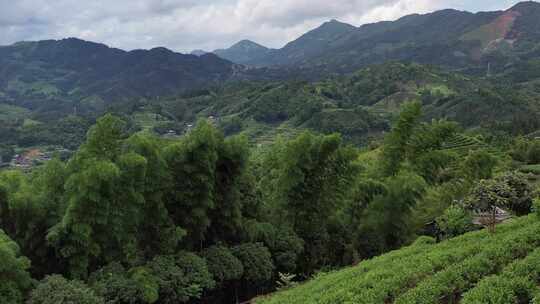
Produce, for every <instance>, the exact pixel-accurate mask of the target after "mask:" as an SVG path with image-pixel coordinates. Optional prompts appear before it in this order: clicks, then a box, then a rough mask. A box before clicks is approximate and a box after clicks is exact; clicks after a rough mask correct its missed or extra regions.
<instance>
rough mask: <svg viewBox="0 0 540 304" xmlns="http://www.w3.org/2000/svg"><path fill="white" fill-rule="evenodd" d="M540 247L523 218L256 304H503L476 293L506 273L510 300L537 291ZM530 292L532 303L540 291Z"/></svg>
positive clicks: (538, 226)
mask: <svg viewBox="0 0 540 304" xmlns="http://www.w3.org/2000/svg"><path fill="white" fill-rule="evenodd" d="M539 247H540V222H538V221H537V220H536V218H535V217H534V216H529V217H523V218H519V219H515V220H513V221H512V222H511V223H507V224H503V225H501V226H499V227H497V232H496V233H494V234H489V233H488V232H487V231H484V230H483V231H477V232H472V233H468V234H466V235H463V236H460V237H457V238H454V239H451V240H448V241H445V242H442V243H439V244H430V242H426V241H425V239H424V238H421V239H420V240H419V241H417V242H416V243H415V244H413V245H411V246H409V247H406V248H403V249H401V250H397V251H394V252H391V253H388V254H385V255H382V256H380V257H376V258H373V259H371V260H368V261H364V262H362V263H360V264H359V265H358V266H356V267H351V268H348V269H345V270H342V271H338V272H333V273H329V274H324V275H319V276H317V277H316V278H315V279H313V280H312V281H309V282H307V283H305V284H303V285H301V286H299V287H297V288H295V289H291V290H287V291H284V292H280V293H277V294H275V295H274V296H271V297H268V298H265V299H261V300H259V301H258V302H257V303H262V304H266V303H268V304H280V303H298V304H302V303H318V304H330V303H396V304H398V303H399V304H408V303H442V302H444V303H457V302H458V301H459V300H460V299H461V297H462V295H464V297H465V299H467V298H470V297H473V298H472V299H471V300H469V301H472V302H466V303H503V302H489V301H488V302H478V301H476V302H475V301H474V299H475V298H474V297H477V296H474V295H475V294H476V293H478V292H479V291H475V290H477V289H478V288H480V289H479V290H481V288H483V287H482V286H483V284H486V283H483V281H484V280H487V279H488V278H490V275H496V274H497V273H499V272H501V270H502V272H501V274H500V275H501V276H505V277H507V276H510V273H515V274H514V277H516V278H515V280H514V281H515V282H516V283H515V284H513V285H512V284H511V285H509V286H510V287H512V288H513V287H515V288H513V289H511V291H508V292H507V293H508V296H509V297H512V294H511V292H512V291H513V290H514V289H516V292H517V293H516V294H518V292H519V290H520V289H519V288H524V287H523V286H529V287H531V286H533V285H531V283H530V282H535V280H536V276H537V275H536V273H537V272H538V271H537V270H536V268H538V267H540V266H536V264H535V263H536V262H537V260H538V258H539V257H540V254H539V253H538V251H539V249H538V248H539ZM531 252H532V254H531V255H530V256H528V254H529V253H531ZM527 256H528V257H527ZM525 257H526V258H525ZM515 260H518V262H514V261H515ZM519 261H521V263H520V262H519ZM537 264H538V263H537ZM506 265H509V266H508V267H506V268H504V267H505V266H506ZM539 265H540V264H539ZM535 267H536V268H535ZM503 268H504V270H503ZM523 277H525V278H523ZM484 278H486V279H484ZM478 282H480V283H479V284H478V287H476V288H474V289H471V288H473V287H474V286H475V284H476V283H478ZM488 282H489V281H488ZM522 282H525V283H526V282H529V283H528V285H527V284H525V283H522ZM487 284H489V283H487ZM510 287H508V288H507V289H508V290H510V289H509V288H510ZM527 290H528V292H529V297H530V298H532V297H533V293H534V292H536V290H535V289H533V288H529V289H527ZM480 292H481V291H480ZM504 303H512V302H504Z"/></svg>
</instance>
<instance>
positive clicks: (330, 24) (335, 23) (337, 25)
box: [315, 19, 356, 30]
mask: <svg viewBox="0 0 540 304" xmlns="http://www.w3.org/2000/svg"><path fill="white" fill-rule="evenodd" d="M325 28H334V29H345V30H353V29H356V27H355V26H353V25H350V24H348V23H345V22H341V21H339V20H337V19H331V20H329V21H326V22H325V23H323V24H322V25H321V26H319V27H318V28H317V29H325ZM317 29H315V30H317Z"/></svg>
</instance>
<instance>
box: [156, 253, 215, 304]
mask: <svg viewBox="0 0 540 304" xmlns="http://www.w3.org/2000/svg"><path fill="white" fill-rule="evenodd" d="M148 267H149V269H150V271H151V273H152V275H153V276H154V277H155V278H156V282H157V284H158V286H159V300H160V303H165V304H172V303H175V304H176V303H185V302H188V301H189V300H192V299H199V298H200V297H201V296H202V293H203V291H204V290H208V289H212V288H213V287H214V285H215V282H214V280H213V279H212V275H211V274H210V272H209V271H208V268H207V266H206V261H205V260H204V259H202V258H200V257H198V256H197V255H195V254H193V253H189V252H180V253H179V254H177V255H166V256H157V257H155V258H154V259H153V260H152V261H151V262H150V263H149V265H148Z"/></svg>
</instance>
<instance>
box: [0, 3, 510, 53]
mask: <svg viewBox="0 0 540 304" xmlns="http://www.w3.org/2000/svg"><path fill="white" fill-rule="evenodd" d="M517 2H518V0H475V1H472V0H82V1H81V0H0V45H6V44H11V43H13V42H16V41H21V40H39V39H51V38H52V39H59V38H64V37H78V38H82V39H85V40H91V41H96V42H103V43H105V44H108V45H110V46H114V47H118V48H122V49H126V50H131V49H137V48H152V47H156V46H165V47H168V48H170V49H173V50H176V51H180V52H187V51H191V50H193V49H204V50H213V49H215V48H221V47H228V46H230V45H231V44H233V43H234V42H236V41H239V40H241V39H252V40H254V41H256V42H259V43H261V44H264V45H266V46H269V47H281V46H283V45H284V44H285V43H286V42H288V41H291V40H293V39H295V38H297V37H298V36H300V35H301V34H303V33H305V32H306V31H308V30H310V29H312V28H314V27H317V26H318V25H320V24H321V23H322V22H324V21H326V20H329V19H332V18H334V19H338V20H340V21H343V22H348V23H350V24H353V25H356V26H359V25H361V24H364V23H369V22H375V21H381V20H394V19H397V18H399V17H401V16H403V15H407V14H411V13H426V12H430V11H434V10H437V9H442V8H455V9H460V10H468V11H474V12H476V11H479V10H483V11H485V10H499V9H506V8H509V7H511V6H512V5H513V4H515V3H517Z"/></svg>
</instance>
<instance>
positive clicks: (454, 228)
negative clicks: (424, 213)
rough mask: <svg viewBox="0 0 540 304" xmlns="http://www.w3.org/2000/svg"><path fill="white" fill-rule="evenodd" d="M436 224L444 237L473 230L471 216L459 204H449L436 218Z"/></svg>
mask: <svg viewBox="0 0 540 304" xmlns="http://www.w3.org/2000/svg"><path fill="white" fill-rule="evenodd" d="M436 221H437V226H438V227H439V229H440V230H441V232H442V233H443V235H444V238H451V237H455V236H458V235H460V234H464V233H466V232H469V231H471V230H473V228H474V227H473V225H472V217H471V215H470V214H469V212H467V210H465V209H464V208H463V207H461V206H457V205H451V206H450V207H448V209H446V210H445V211H444V214H443V215H442V216H440V217H438V218H437V220H436Z"/></svg>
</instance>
